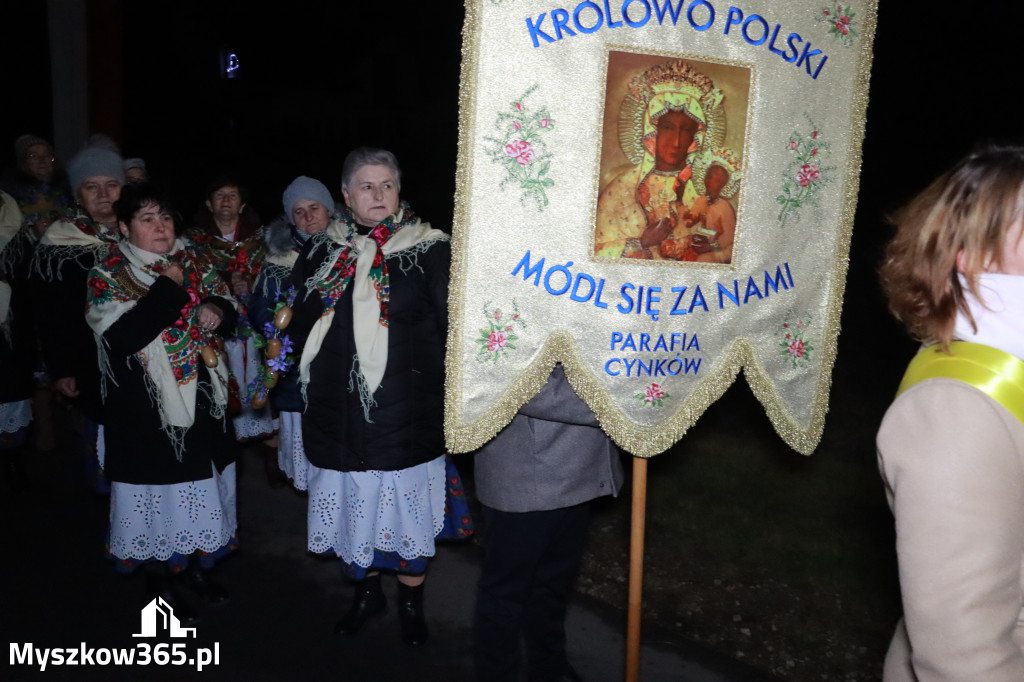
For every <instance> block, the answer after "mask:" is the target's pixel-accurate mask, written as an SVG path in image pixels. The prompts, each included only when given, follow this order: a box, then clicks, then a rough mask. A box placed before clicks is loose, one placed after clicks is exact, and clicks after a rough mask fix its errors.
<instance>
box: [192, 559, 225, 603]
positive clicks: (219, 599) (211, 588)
mask: <svg viewBox="0 0 1024 682" xmlns="http://www.w3.org/2000/svg"><path fill="white" fill-rule="evenodd" d="M182 583H183V584H184V586H185V589H187V590H189V591H191V592H192V593H193V594H195V595H197V596H198V597H199V598H200V599H202V600H203V601H204V602H206V603H207V604H210V605H211V606H217V605H219V604H226V603H227V602H228V600H229V599H230V597H229V596H228V591H227V590H225V589H224V586H223V585H221V584H220V583H218V582H216V581H215V580H214V579H213V578H212V577H210V574H209V573H208V572H206V571H204V570H203V569H201V568H199V567H198V566H195V565H192V564H190V565H189V567H188V570H187V571H185V573H184V575H183V576H182Z"/></svg>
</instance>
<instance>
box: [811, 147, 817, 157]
mask: <svg viewBox="0 0 1024 682" xmlns="http://www.w3.org/2000/svg"><path fill="white" fill-rule="evenodd" d="M817 155H818V148H817V147H815V148H814V149H812V150H811V156H817Z"/></svg>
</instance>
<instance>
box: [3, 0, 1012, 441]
mask: <svg viewBox="0 0 1024 682" xmlns="http://www.w3.org/2000/svg"><path fill="white" fill-rule="evenodd" d="M811 4H812V5H813V4H814V3H811ZM879 4H880V6H879V12H878V28H877V33H876V37H875V45H874V63H873V70H872V77H871V91H870V104H869V108H868V115H867V130H866V137H865V141H864V149H863V166H862V168H863V172H862V175H861V181H860V182H861V184H860V201H859V204H858V209H857V215H856V222H855V226H854V231H853V241H852V245H851V251H850V271H849V277H848V282H847V287H846V297H845V303H844V315H843V333H842V336H841V337H840V348H839V358H838V364H837V373H836V376H835V383H836V384H837V386H836V389H839V388H841V381H842V380H844V376H843V371H844V368H845V367H847V366H849V365H850V364H853V363H852V361H853V359H854V358H856V363H855V364H856V366H855V367H852V366H851V367H850V371H851V375H852V376H851V379H852V380H854V381H858V382H859V381H865V380H871V379H872V378H878V375H879V373H881V375H882V380H881V381H880V382H879V385H880V386H884V387H887V390H888V389H889V388H891V386H892V385H893V382H894V381H895V377H896V375H898V373H899V371H900V368H901V366H902V365H903V364H904V362H905V361H906V359H907V357H909V355H910V353H911V352H912V349H913V345H912V344H911V343H910V342H909V341H908V340H906V339H904V337H903V336H902V333H901V332H900V330H899V329H898V328H897V327H896V326H895V325H894V324H892V323H890V322H889V321H888V319H887V317H886V315H885V312H884V304H883V302H882V300H881V296H880V293H879V290H878V286H877V284H876V278H875V274H874V271H875V268H876V266H877V262H878V259H879V256H880V252H881V245H882V244H883V242H884V241H885V240H886V238H887V237H888V235H889V229H888V227H887V226H886V224H885V222H884V218H883V216H884V215H885V214H886V213H887V212H888V211H890V210H892V209H893V208H895V207H896V206H899V205H900V204H901V203H902V202H904V201H905V200H906V199H907V198H908V197H909V196H911V195H912V194H913V193H914V192H916V191H918V190H920V189H921V188H922V187H923V186H924V185H925V184H927V182H928V181H929V180H930V179H932V178H933V177H934V176H935V175H936V174H937V173H938V172H940V171H941V170H942V169H943V168H945V167H947V166H949V165H951V164H952V163H953V162H955V160H956V159H957V158H959V157H960V156H962V155H963V154H964V153H965V152H966V151H967V150H969V149H970V148H971V146H973V145H974V144H975V143H976V142H977V141H979V140H984V139H1012V138H1014V137H1016V136H1018V135H1019V128H1018V126H1019V121H1020V111H1019V108H1018V104H1017V93H1018V92H1019V91H1020V86H1021V85H1022V78H1021V75H1020V72H1019V69H1020V66H1021V64H1022V57H1024V51H1022V49H1021V46H1020V40H1019V38H1018V36H1017V26H1018V25H1019V22H1018V21H1017V20H1019V19H1021V18H1024V9H1020V8H1016V7H1014V8H1013V9H1010V7H1011V5H1009V4H1007V3H1001V2H975V3H971V4H958V5H956V6H955V10H951V11H945V10H943V9H940V7H939V6H938V5H930V6H928V9H926V8H925V6H923V5H920V4H918V3H909V2H897V1H896V0H881V2H880V3H879ZM3 5H4V6H3V11H2V16H3V17H4V22H3V23H4V25H5V26H7V27H8V30H7V31H5V33H6V37H5V40H4V41H3V44H2V47H0V50H3V53H2V54H3V63H4V65H5V67H4V70H3V71H4V76H3V81H4V90H5V95H6V98H5V99H6V104H5V106H4V107H3V112H2V114H0V115H2V116H3V121H4V122H3V125H2V127H0V154H5V155H7V156H6V157H5V156H2V155H0V160H4V161H5V162H7V163H11V162H13V149H12V145H13V141H14V139H15V138H16V137H17V136H18V135H20V134H22V133H24V132H28V131H31V132H35V133H37V134H40V135H43V136H44V137H52V114H51V104H52V100H51V97H52V96H51V92H50V86H49V60H48V57H47V55H48V50H47V40H46V36H47V29H46V26H47V24H46V11H47V10H46V8H47V5H46V3H43V2H14V1H12V0H5V2H4V3H3ZM57 5H60V3H57ZM553 6H554V5H553ZM950 6H951V7H952V5H950ZM87 7H88V9H89V24H88V27H89V36H90V38H89V44H90V47H89V49H90V61H91V62H92V63H91V64H90V67H89V68H90V76H89V77H90V91H91V100H90V117H91V120H90V131H91V132H106V133H108V134H110V135H111V136H112V137H114V139H115V140H117V141H118V142H120V144H121V148H122V151H123V153H124V155H125V156H126V157H128V156H141V157H143V158H145V159H146V162H147V164H148V166H149V169H150V172H151V174H152V176H153V177H154V178H155V179H156V180H158V181H160V182H164V183H167V184H168V185H169V186H170V187H171V188H172V189H173V191H174V194H175V196H176V197H177V199H178V202H179V204H180V208H181V209H182V210H183V212H184V213H185V215H191V213H192V211H193V210H194V209H195V208H196V207H198V205H199V203H200V201H201V200H202V198H203V197H202V192H203V188H204V187H205V183H206V182H207V181H208V180H209V178H211V177H212V176H214V175H215V174H216V173H217V172H218V171H220V170H234V171H238V172H239V173H240V174H241V177H242V179H243V180H244V181H245V182H246V183H247V184H248V186H249V188H250V190H251V191H250V194H251V200H250V203H251V204H252V205H253V206H254V207H255V208H256V209H257V210H258V211H259V212H260V214H261V215H262V216H263V218H264V219H265V220H269V219H271V218H272V217H274V216H275V215H276V214H277V213H279V212H280V210H281V209H280V196H281V191H282V189H283V188H284V186H285V185H286V184H287V183H288V182H289V181H290V180H291V179H292V178H294V177H295V176H297V175H300V174H305V175H310V176H313V177H316V178H319V179H321V180H322V181H323V182H324V183H325V184H326V185H327V186H328V187H329V188H331V190H332V192H333V193H335V194H336V195H340V191H339V190H338V189H337V188H338V184H339V179H340V165H341V160H342V159H343V157H344V155H345V154H346V153H347V151H348V150H350V149H351V148H352V147H354V146H356V145H359V144H370V145H379V146H384V147H387V148H390V149H392V150H393V151H394V152H395V153H396V154H397V156H398V158H399V160H400V162H401V163H402V166H403V174H404V177H403V183H402V185H403V187H402V192H403V197H404V198H406V199H407V200H408V201H409V202H410V203H411V204H412V205H413V207H414V208H416V210H417V212H418V213H419V214H420V215H422V216H424V217H425V218H427V219H428V220H430V221H431V222H432V223H433V224H435V225H438V226H442V227H443V226H448V225H450V224H451V219H452V213H453V196H454V191H455V164H456V153H457V140H458V84H459V70H460V59H461V46H462V45H461V43H462V38H461V30H462V21H463V7H462V3H461V2H458V1H457V0H444V1H443V2H441V1H436V2H395V3H369V2H342V3H336V2H325V1H322V0H321V1H314V0H293V1H291V2H288V3H283V4H281V3H279V4H275V5H273V10H272V11H267V10H265V9H256V8H255V5H254V4H253V3H251V2H244V1H242V0H228V1H219V2H195V1H182V2H166V1H152V2H124V1H123V0H104V1H100V2H97V1H92V2H88V3H87ZM229 51H230V52H235V53H237V54H238V55H239V58H240V62H241V69H240V74H239V77H238V78H236V79H232V80H227V79H224V78H222V77H221V71H222V70H221V66H220V64H221V60H222V55H223V54H224V53H226V52H229ZM766 85H767V86H768V87H770V83H769V84H766ZM14 102H16V106H11V105H12V103H14ZM57 151H58V156H59V157H60V160H66V159H67V158H68V157H69V156H70V155H71V153H73V151H74V150H63V149H58V150H57ZM0 165H2V164H0ZM335 198H336V199H340V196H336V197H335ZM845 395H846V394H845V392H839V391H838V390H834V395H833V398H832V407H831V410H832V412H833V413H841V412H842V410H843V409H844V398H845ZM889 395H890V393H888V392H886V393H883V394H880V395H878V396H876V397H875V399H877V400H878V401H879V402H882V403H884V402H886V401H887V399H888V397H889ZM864 426H865V428H866V429H868V430H870V429H871V428H873V426H874V425H872V424H865V425H864Z"/></svg>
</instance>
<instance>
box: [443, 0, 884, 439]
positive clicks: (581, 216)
mask: <svg viewBox="0 0 1024 682" xmlns="http://www.w3.org/2000/svg"><path fill="white" fill-rule="evenodd" d="M875 16H876V3H875V1H874V0H867V1H863V2H861V1H858V2H849V3H847V2H829V1H828V0H818V1H817V2H815V1H801V2H786V3H780V2H770V1H769V0H732V1H731V2H726V1H725V0H584V1H583V2H573V1H572V0H570V2H569V3H561V4H560V3H559V2H558V0H469V1H467V4H466V26H465V31H464V47H463V72H462V86H461V95H460V98H461V112H460V132H459V170H458V179H457V183H458V192H457V197H456V201H457V204H456V216H455V225H454V233H453V248H454V254H453V265H452V287H451V291H452V294H451V299H450V303H451V328H450V335H449V345H448V358H447V370H448V385H447V395H446V415H445V428H446V434H447V439H448V446H449V448H450V449H451V450H452V451H453V452H465V451H469V450H472V449H475V448H477V447H479V446H480V445H482V444H483V443H485V442H486V441H487V440H489V439H490V438H491V437H493V436H494V435H495V434H496V433H497V432H498V431H499V430H500V429H501V428H502V427H503V426H504V425H506V424H507V423H508V422H509V421H510V420H511V418H512V416H513V415H514V414H515V412H516V410H517V409H518V408H519V406H520V405H522V404H523V403H524V402H526V401H527V400H528V399H529V398H530V397H532V396H533V395H534V394H535V393H536V392H537V391H538V390H540V388H541V386H542V385H543V384H544V382H545V380H546V379H547V376H548V374H549V372H550V369H551V365H552V363H553V362H555V361H556V360H558V361H561V362H562V363H564V365H565V367H566V372H567V374H568V376H569V380H570V383H571V384H572V385H573V388H574V389H575V390H576V392H577V393H579V394H580V395H581V396H582V397H583V398H584V400H586V402H587V403H588V404H589V405H590V406H591V408H592V409H593V410H594V411H595V412H596V413H597V415H598V417H599V419H600V421H601V424H602V426H603V428H604V429H605V430H606V431H607V432H608V434H609V435H610V436H611V437H612V438H613V439H614V440H615V441H616V442H617V443H618V444H619V445H620V446H621V447H622V448H623V449H625V450H627V451H629V452H631V453H633V454H635V455H638V456H643V457H648V456H652V455H655V454H657V453H659V452H662V451H664V450H666V449H668V448H669V447H670V446H671V445H672V444H673V443H674V442H675V441H676V440H678V439H679V438H681V437H682V436H683V434H684V433H685V432H686V430H687V429H688V428H689V427H690V426H692V425H693V423H694V422H695V421H696V420H697V418H698V417H699V416H700V415H701V414H702V413H703V411H704V410H705V409H707V407H708V406H709V405H710V404H711V403H712V402H714V401H715V400H716V399H717V398H718V397H720V396H721V394H722V393H723V392H724V391H725V389H726V388H728V386H729V385H730V384H731V383H732V382H733V380H734V379H735V378H736V375H737V373H738V372H739V370H740V369H741V368H743V370H744V373H745V374H746V376H747V379H748V381H749V382H750V385H751V387H752V389H753V390H754V393H755V394H756V395H757V397H758V399H759V400H760V401H761V403H762V404H763V405H764V406H765V408H766V410H767V413H768V416H769V417H770V418H771V421H772V423H773V424H774V426H775V429H776V430H777V431H778V433H779V434H780V435H781V436H782V438H783V439H784V440H785V441H786V442H787V443H788V444H789V445H790V446H791V447H793V448H794V449H796V450H798V451H800V452H803V453H805V454H809V453H810V452H811V451H812V450H813V449H814V448H815V446H816V445H817V443H818V440H819V439H820V437H821V432H822V429H823V427H824V419H825V412H826V410H827V406H828V388H829V382H830V378H831V372H832V365H833V361H834V359H835V353H836V341H837V336H838V333H839V314H840V306H841V302H842V294H843V288H844V284H845V278H846V263H847V255H848V252H849V243H850V232H851V229H852V223H853V214H854V209H855V204H856V196H857V186H858V172H859V167H860V149H861V141H862V138H863V130H864V115H865V110H866V107H867V95H868V73H869V70H870V65H871V44H872V39H873V36H874V26H875Z"/></svg>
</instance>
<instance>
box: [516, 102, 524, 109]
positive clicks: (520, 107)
mask: <svg viewBox="0 0 1024 682" xmlns="http://www.w3.org/2000/svg"><path fill="white" fill-rule="evenodd" d="M516 109H517V110H518V111H522V110H523V105H522V104H520V103H519V102H516Z"/></svg>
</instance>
